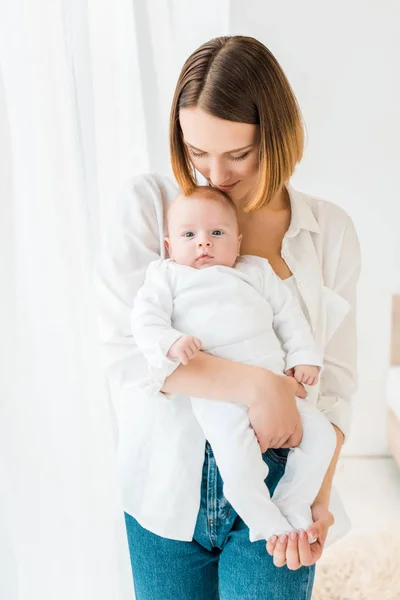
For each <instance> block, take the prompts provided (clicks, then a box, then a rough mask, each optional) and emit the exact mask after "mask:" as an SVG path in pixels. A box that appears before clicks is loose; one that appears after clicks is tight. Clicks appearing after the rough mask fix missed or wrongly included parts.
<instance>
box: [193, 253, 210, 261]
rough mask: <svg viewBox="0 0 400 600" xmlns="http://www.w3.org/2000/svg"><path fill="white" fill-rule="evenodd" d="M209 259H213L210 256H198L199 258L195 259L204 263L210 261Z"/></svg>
mask: <svg viewBox="0 0 400 600" xmlns="http://www.w3.org/2000/svg"><path fill="white" fill-rule="evenodd" d="M211 258H214V257H213V256H211V254H200V256H198V257H197V258H196V261H203V260H204V261H205V260H210V259H211Z"/></svg>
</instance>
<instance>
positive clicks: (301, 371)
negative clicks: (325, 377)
mask: <svg viewBox="0 0 400 600" xmlns="http://www.w3.org/2000/svg"><path fill="white" fill-rule="evenodd" d="M293 376H294V378H295V379H296V381H298V382H299V383H305V384H306V385H315V384H316V383H318V376H319V368H318V367H315V366H313V365H297V366H296V367H294V375H293Z"/></svg>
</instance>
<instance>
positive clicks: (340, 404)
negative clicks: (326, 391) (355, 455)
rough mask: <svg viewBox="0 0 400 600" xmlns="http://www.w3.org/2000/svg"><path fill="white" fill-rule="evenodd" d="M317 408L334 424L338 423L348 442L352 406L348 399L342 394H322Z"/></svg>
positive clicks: (337, 425)
mask: <svg viewBox="0 0 400 600" xmlns="http://www.w3.org/2000/svg"><path fill="white" fill-rule="evenodd" d="M317 408H318V409H319V410H320V411H321V412H322V413H323V414H324V415H325V416H326V418H327V419H328V421H330V422H331V423H332V425H336V427H338V428H339V429H340V431H341V432H342V433H343V435H344V443H346V441H347V439H348V436H349V434H350V430H351V420H352V407H351V404H350V403H349V401H348V400H345V399H344V398H341V397H340V396H323V395H322V396H320V397H319V398H318V401H317Z"/></svg>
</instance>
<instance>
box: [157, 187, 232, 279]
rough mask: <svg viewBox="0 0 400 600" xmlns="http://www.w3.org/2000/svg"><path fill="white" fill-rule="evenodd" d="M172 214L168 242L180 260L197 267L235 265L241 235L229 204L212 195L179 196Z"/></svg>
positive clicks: (178, 260) (168, 246) (172, 255)
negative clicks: (208, 196) (206, 196)
mask: <svg viewBox="0 0 400 600" xmlns="http://www.w3.org/2000/svg"><path fill="white" fill-rule="evenodd" d="M168 217H169V218H168V233H169V235H168V238H166V246H167V249H168V251H169V255H170V257H171V259H172V260H174V261H175V262H176V263H178V264H180V265H186V266H188V267H193V268H195V269H204V268H205V267H211V266H213V265H223V266H226V267H233V266H234V264H235V262H236V259H237V257H238V256H239V251H240V241H241V236H240V235H239V231H238V224H237V219H236V215H235V213H234V211H233V210H232V209H231V208H230V207H229V205H227V204H225V203H224V202H223V201H218V200H215V199H213V198H212V197H210V198H205V197H204V196H203V197H199V196H196V195H194V196H192V197H190V198H179V197H178V199H176V200H175V201H174V203H173V205H172V206H171V208H170V212H169V215H168Z"/></svg>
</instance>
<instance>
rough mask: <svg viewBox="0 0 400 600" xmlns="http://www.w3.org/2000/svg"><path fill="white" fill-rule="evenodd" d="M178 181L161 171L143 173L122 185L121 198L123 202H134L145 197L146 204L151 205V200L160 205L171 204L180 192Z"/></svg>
mask: <svg viewBox="0 0 400 600" xmlns="http://www.w3.org/2000/svg"><path fill="white" fill-rule="evenodd" d="M178 192H179V188H178V186H177V184H176V182H175V181H174V180H173V179H172V178H171V177H168V176H167V175H160V174H159V173H142V174H140V175H135V176H134V177H130V178H129V179H128V180H127V181H125V183H124V185H123V186H122V190H121V193H120V198H121V200H122V202H125V203H128V204H132V203H134V202H135V201H138V202H139V203H140V201H141V200H142V199H144V200H145V201H146V204H145V206H146V205H147V206H150V203H149V200H152V201H153V203H156V204H160V205H167V206H168V205H169V204H170V203H171V202H172V200H173V199H174V198H175V196H176V195H177V194H178Z"/></svg>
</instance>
